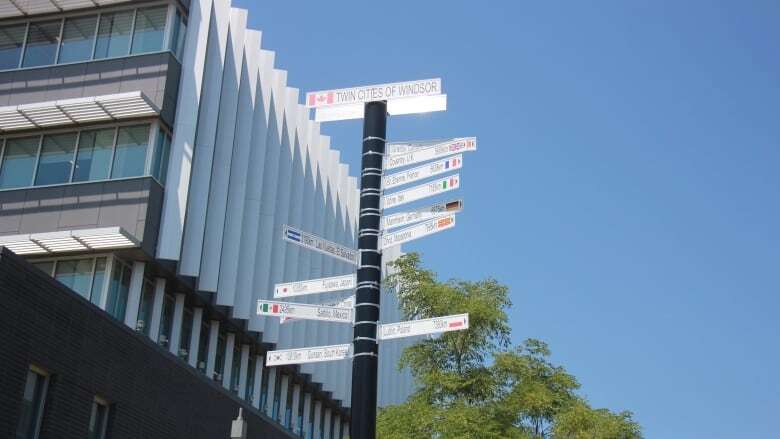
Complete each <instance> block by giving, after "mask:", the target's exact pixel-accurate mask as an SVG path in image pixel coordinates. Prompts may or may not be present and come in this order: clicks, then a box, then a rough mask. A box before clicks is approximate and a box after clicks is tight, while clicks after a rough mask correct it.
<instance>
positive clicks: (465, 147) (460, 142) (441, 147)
mask: <svg viewBox="0 0 780 439" xmlns="http://www.w3.org/2000/svg"><path fill="white" fill-rule="evenodd" d="M476 150H477V138H476V137H462V138H458V139H454V140H450V141H447V142H442V143H438V144H436V145H432V146H429V147H426V148H420V149H415V150H412V151H410V152H407V153H404V154H394V155H388V156H387V157H386V158H385V170H389V169H395V168H400V167H401V166H409V165H414V164H416V163H422V162H427V161H428V160H433V159H438V158H442V157H447V156H450V155H453V154H457V153H459V152H466V151H476Z"/></svg>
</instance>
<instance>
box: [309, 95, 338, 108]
mask: <svg viewBox="0 0 780 439" xmlns="http://www.w3.org/2000/svg"><path fill="white" fill-rule="evenodd" d="M332 103H333V92H332V91H326V92H323V93H309V102H308V105H309V107H316V106H319V105H325V104H332Z"/></svg>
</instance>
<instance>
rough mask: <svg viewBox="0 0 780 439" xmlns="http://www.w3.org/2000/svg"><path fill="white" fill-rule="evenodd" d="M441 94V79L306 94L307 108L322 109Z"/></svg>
mask: <svg viewBox="0 0 780 439" xmlns="http://www.w3.org/2000/svg"><path fill="white" fill-rule="evenodd" d="M438 94H441V78H435V79H420V80H417V81H406V82H396V83H391V84H377V85H365V86H361V87H349V88H340V89H336V90H323V91H313V92H309V93H306V107H307V108H322V107H330V106H334V105H347V104H356V103H365V102H372V101H389V100H393V99H399V98H410V97H417V96H432V95H438Z"/></svg>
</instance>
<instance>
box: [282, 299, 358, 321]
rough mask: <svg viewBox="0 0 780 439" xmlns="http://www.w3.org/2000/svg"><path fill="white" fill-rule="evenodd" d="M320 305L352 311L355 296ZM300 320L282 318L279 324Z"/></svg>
mask: <svg viewBox="0 0 780 439" xmlns="http://www.w3.org/2000/svg"><path fill="white" fill-rule="evenodd" d="M320 305H321V306H334V307H336V308H350V309H352V308H353V307H354V306H355V296H349V297H347V298H346V299H344V300H339V301H337V302H325V303H321V304H320ZM298 320H299V319H296V318H295V317H285V316H282V317H281V318H280V319H279V324H284V323H287V322H295V321H298Z"/></svg>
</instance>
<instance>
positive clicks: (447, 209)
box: [382, 200, 463, 230]
mask: <svg viewBox="0 0 780 439" xmlns="http://www.w3.org/2000/svg"><path fill="white" fill-rule="evenodd" d="M461 210H463V200H453V201H448V202H446V203H436V204H432V205H430V206H425V207H422V208H420V209H416V210H413V211H411V212H398V213H393V214H390V215H384V216H382V230H390V229H394V228H396V227H403V226H408V225H409V224H414V223H419V222H420V221H425V220H429V219H433V218H438V217H441V216H444V215H446V214H448V213H458V212H460V211H461Z"/></svg>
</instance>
